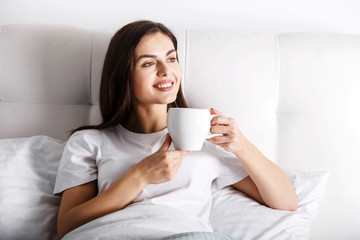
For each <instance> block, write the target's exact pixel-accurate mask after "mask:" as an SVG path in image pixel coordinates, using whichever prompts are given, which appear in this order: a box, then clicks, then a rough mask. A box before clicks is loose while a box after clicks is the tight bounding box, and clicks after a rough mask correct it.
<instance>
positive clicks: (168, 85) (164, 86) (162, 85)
mask: <svg viewBox="0 0 360 240" xmlns="http://www.w3.org/2000/svg"><path fill="white" fill-rule="evenodd" d="M171 85H172V83H166V84H161V85H157V86H156V87H157V88H167V87H170V86H171Z"/></svg>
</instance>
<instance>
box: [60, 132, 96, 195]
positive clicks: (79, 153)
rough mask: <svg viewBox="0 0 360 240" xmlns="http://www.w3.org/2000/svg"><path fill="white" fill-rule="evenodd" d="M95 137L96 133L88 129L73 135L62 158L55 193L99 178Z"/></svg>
mask: <svg viewBox="0 0 360 240" xmlns="http://www.w3.org/2000/svg"><path fill="white" fill-rule="evenodd" d="M94 138H96V134H94V132H92V131H88V130H83V131H78V132H76V133H74V134H73V135H71V137H70V138H69V140H68V141H67V143H66V146H65V149H64V152H63V155H62V157H61V160H60V164H59V168H58V172H57V176H56V182H55V188H54V194H61V193H62V192H63V191H64V190H66V189H69V188H72V187H75V186H79V185H81V184H84V183H88V182H91V181H93V180H96V179H97V172H98V171H97V164H96V156H97V152H98V147H97V145H96V144H94Z"/></svg>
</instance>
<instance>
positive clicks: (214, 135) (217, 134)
mask: <svg viewBox="0 0 360 240" xmlns="http://www.w3.org/2000/svg"><path fill="white" fill-rule="evenodd" d="M216 116H219V115H217V114H212V115H210V123H211V120H212V119H213V118H214V117H216ZM210 127H211V125H210ZM216 136H222V134H219V133H211V132H210V128H209V133H208V136H207V137H206V139H208V138H212V137H216Z"/></svg>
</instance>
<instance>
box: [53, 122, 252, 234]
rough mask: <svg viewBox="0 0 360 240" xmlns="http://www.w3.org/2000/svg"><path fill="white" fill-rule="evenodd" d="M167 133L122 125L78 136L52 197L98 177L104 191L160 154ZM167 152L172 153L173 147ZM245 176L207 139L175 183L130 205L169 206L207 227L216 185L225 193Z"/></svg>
mask: <svg viewBox="0 0 360 240" xmlns="http://www.w3.org/2000/svg"><path fill="white" fill-rule="evenodd" d="M167 132H168V131H167V129H164V130H162V131H160V132H156V133H150V134H140V133H134V132H131V131H129V130H127V129H125V128H124V127H123V126H121V125H118V126H116V127H113V128H109V129H106V130H101V131H100V130H82V131H78V132H76V133H74V134H73V135H72V136H71V137H70V139H69V140H68V142H67V144H66V147H65V149H64V153H63V156H62V158H61V161H60V164H59V169H58V174H57V178H56V184H55V189H54V194H58V193H61V192H63V191H64V190H66V189H69V188H71V187H74V186H78V185H81V184H84V183H87V182H90V181H93V180H96V179H97V184H98V191H99V193H101V192H103V191H104V190H106V189H107V188H108V187H109V186H110V185H111V184H112V183H114V182H115V181H116V180H118V179H119V178H120V177H121V176H122V175H123V174H125V173H126V172H127V171H128V170H129V169H131V168H132V167H133V166H135V165H136V164H137V163H139V162H140V161H141V160H142V159H144V158H146V157H148V156H149V155H151V154H153V153H154V152H156V151H157V150H158V149H159V148H160V146H161V145H162V144H163V143H164V141H165V137H166V133H167ZM169 150H174V145H173V143H172V144H171V145H170V148H169ZM246 176H247V172H246V171H245V169H244V167H243V166H242V164H241V162H240V160H239V159H237V158H236V157H235V155H234V154H232V153H228V152H226V151H225V150H224V149H223V148H221V147H219V146H216V145H214V144H212V143H209V142H206V141H205V143H204V145H203V147H202V150H201V151H193V152H190V153H189V154H187V155H186V156H185V158H184V159H183V161H182V164H181V166H180V168H179V169H178V172H177V173H176V175H175V177H174V178H173V179H172V180H171V181H169V182H165V183H161V184H150V185H147V186H146V187H145V188H144V189H143V190H142V192H141V193H140V194H139V195H138V196H137V197H136V198H135V199H134V201H133V203H132V204H145V205H146V204H151V205H154V204H155V205H166V206H170V207H172V208H175V209H177V210H179V211H181V212H184V213H186V214H190V215H192V216H197V217H199V218H200V219H201V220H202V221H203V222H204V223H205V224H206V225H208V220H209V215H210V208H211V200H212V198H211V185H212V183H213V181H215V182H214V184H215V185H216V186H217V187H218V188H219V189H221V188H223V187H225V186H228V185H231V184H234V183H236V182H238V181H240V180H242V179H243V178H245V177H246ZM209 228H210V229H211V227H210V226H209ZM202 230H205V229H202ZM207 230H209V229H207ZM199 231H201V229H199Z"/></svg>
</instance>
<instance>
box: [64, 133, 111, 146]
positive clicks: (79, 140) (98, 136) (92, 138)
mask: <svg viewBox="0 0 360 240" xmlns="http://www.w3.org/2000/svg"><path fill="white" fill-rule="evenodd" d="M105 136H106V132H105V131H104V130H97V129H85V130H80V131H77V132H75V133H73V134H72V135H71V136H70V138H69V139H68V141H67V143H68V144H86V145H99V144H100V143H101V142H102V141H103V139H104V137H105Z"/></svg>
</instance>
